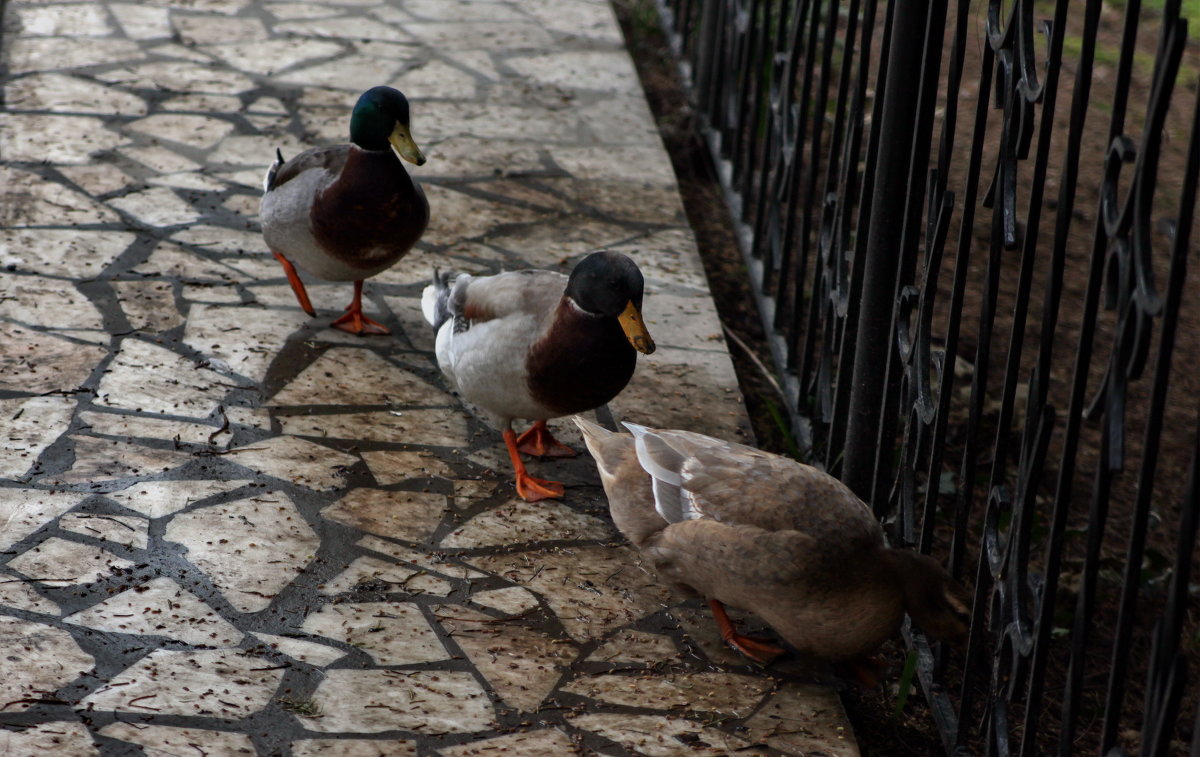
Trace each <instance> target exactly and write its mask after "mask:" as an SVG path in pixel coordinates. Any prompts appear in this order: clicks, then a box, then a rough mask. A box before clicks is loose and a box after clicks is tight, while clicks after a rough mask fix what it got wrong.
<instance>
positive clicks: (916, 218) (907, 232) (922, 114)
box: [867, 0, 947, 513]
mask: <svg viewBox="0 0 1200 757" xmlns="http://www.w3.org/2000/svg"><path fill="white" fill-rule="evenodd" d="M946 7H947V0H934V1H931V2H928V3H927V10H926V18H925V31H924V33H923V35H922V36H923V37H924V39H923V41H922V46H921V48H920V49H921V51H922V54H921V70H920V79H919V81H920V88H919V90H918V95H917V110H916V114H915V116H916V124H915V130H914V134H913V139H912V143H911V145H910V147H909V150H910V153H909V159H908V165H909V172H908V181H907V185H908V186H907V189H906V191H905V193H904V199H905V203H906V205H905V212H904V220H903V226H902V227H901V233H900V238H901V243H900V261H899V266H898V268H897V271H896V279H895V283H894V284H893V294H892V303H893V305H892V316H891V320H890V326H889V331H890V333H892V334H895V333H896V330H897V328H898V323H899V318H900V313H901V299H900V293H901V291H902V290H903V289H904V287H906V286H908V285H909V284H911V282H912V281H913V277H914V275H915V271H916V266H917V258H918V257H919V250H918V247H919V245H920V238H921V228H922V226H923V225H924V224H923V222H922V218H921V217H922V209H923V208H924V206H925V194H926V185H927V183H928V179H929V176H928V174H929V170H928V166H929V153H930V148H931V140H932V137H933V121H934V112H935V111H936V109H937V99H938V98H937V95H938V80H939V74H940V73H941V67H942V47H943V45H944V42H943V40H944V38H945V34H946ZM932 212H935V213H936V212H941V208H940V205H939V206H938V209H937V210H934V211H932ZM899 358H900V353H899V352H898V351H897V350H896V348H895V343H894V342H890V344H889V349H888V350H887V356H886V358H884V363H885V364H886V366H887V367H886V368H885V370H884V391H883V397H882V400H883V402H882V410H881V412H880V422H879V428H878V429H877V430H876V433H877V437H876V439H877V442H876V446H875V466H874V473H873V482H872V484H871V489H870V492H871V498H870V499H869V500H867V501H868V502H871V503H872V505H873V506H874V507H875V511H876V512H877V513H878V512H882V510H881V505H885V504H886V503H887V501H888V499H889V496H888V489H889V487H890V486H891V476H892V458H893V455H894V451H895V442H896V423H897V420H896V419H897V416H898V413H899V404H900V392H899V391H898V389H899V387H900V380H901V377H902V375H903V373H904V368H903V366H902V365H901V361H900V359H899Z"/></svg>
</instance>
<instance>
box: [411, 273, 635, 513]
mask: <svg viewBox="0 0 1200 757" xmlns="http://www.w3.org/2000/svg"><path fill="white" fill-rule="evenodd" d="M643 286H644V282H643V280H642V272H641V271H640V270H638V267H637V265H636V264H635V263H634V262H633V261H632V260H631V259H629V258H628V257H627V256H625V255H622V254H620V253H618V252H611V251H601V252H593V253H591V254H590V255H588V256H587V257H585V258H584V259H583V260H582V261H580V262H579V264H578V265H576V266H575V269H574V270H572V271H571V275H570V277H567V276H564V275H563V274H561V273H556V272H554V271H543V270H523V271H511V272H507V273H501V274H497V275H495V276H470V275H466V274H462V275H459V276H458V277H457V278H455V279H454V282H453V285H451V283H450V278H449V276H448V275H440V274H438V273H437V272H435V273H434V277H433V284H431V285H430V286H428V287H426V288H425V291H424V292H423V294H422V297H421V307H422V310H423V312H424V314H425V318H426V320H428V321H429V323H430V324H431V325H432V326H433V328H434V330H435V331H436V332H437V342H436V351H437V361H438V365H439V366H440V367H441V369H442V372H443V373H445V374H446V377H447V379H448V380H449V382H450V384H451V385H452V386H453V387H454V389H455V390H456V391H458V393H459V394H460V395H461V396H462V397H463V399H465V400H466V401H467V402H470V403H471V404H473V405H475V406H477V407H479V408H480V409H481V410H483V411H484V412H485V414H487V415H489V416H491V419H492V420H493V422H494V423H495V425H496V427H497V428H499V429H500V430H501V432H502V434H503V436H504V443H505V445H506V446H507V447H508V455H509V457H510V458H511V459H512V465H513V469H514V471H515V473H516V487H517V493H518V494H520V495H521V496H522V497H524V498H525V499H526V500H528V501H530V502H534V501H537V500H540V499H546V498H548V497H561V496H562V494H563V485H562V484H561V483H558V482H557V481H544V480H542V479H537V478H534V477H532V476H530V475H529V473H528V472H527V471H526V470H525V465H524V463H522V462H521V453H522V452H524V453H525V454H527V455H537V456H539V457H572V456H574V455H575V451H574V450H572V449H571V448H570V447H568V446H566V445H564V444H562V443H560V442H559V441H558V440H556V439H555V438H554V436H553V435H552V434H551V433H550V431H549V429H548V428H547V427H546V420H547V419H549V418H559V417H562V416H564V415H571V414H573V413H581V412H584V411H585V410H591V409H593V408H596V407H599V406H600V405H603V404H604V403H606V402H608V401H609V400H611V399H612V398H613V397H615V396H617V394H618V393H619V392H620V391H621V390H622V389H624V388H625V385H626V384H627V383H629V379H630V377H632V376H633V369H634V365H635V363H636V361H637V353H638V352H643V353H645V354H650V353H651V352H653V351H654V341H653V340H652V339H651V338H650V334H649V332H647V330H646V326H645V323H644V322H643V321H642V290H643ZM515 418H525V419H527V420H532V421H533V422H534V423H533V426H532V427H531V428H530V429H529V430H527V431H526V432H525V433H523V434H521V436H520V437H517V436H516V435H515V434H514V433H513V430H512V422H513V420H514V419H515Z"/></svg>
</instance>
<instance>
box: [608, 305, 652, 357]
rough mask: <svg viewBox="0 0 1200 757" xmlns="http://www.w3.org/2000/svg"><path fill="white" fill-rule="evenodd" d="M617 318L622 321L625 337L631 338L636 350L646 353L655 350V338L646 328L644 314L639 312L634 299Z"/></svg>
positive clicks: (630, 340) (630, 341)
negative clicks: (652, 337) (651, 336)
mask: <svg viewBox="0 0 1200 757" xmlns="http://www.w3.org/2000/svg"><path fill="white" fill-rule="evenodd" d="M617 320H618V321H620V322H621V330H623V331H624V332H625V338H626V339H628V340H629V343H630V344H632V345H633V348H634V349H635V350H637V351H638V352H641V353H642V354H644V355H649V354H650V353H652V352H654V340H653V339H651V338H650V332H649V331H647V330H646V323H645V322H644V321H643V320H642V314H641V313H640V312H638V309H637V306H636V305H634V304H633V302H632V301H631V302H630V303H629V304H628V305H626V306H625V310H623V311H622V312H621V314H620V315H619V316H617Z"/></svg>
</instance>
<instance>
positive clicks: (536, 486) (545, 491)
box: [503, 428, 565, 502]
mask: <svg viewBox="0 0 1200 757" xmlns="http://www.w3.org/2000/svg"><path fill="white" fill-rule="evenodd" d="M503 436H504V446H505V447H507V448H508V458H509V460H511V461H512V466H513V473H515V474H516V484H517V494H520V495H521V496H522V497H523V498H524V499H525V501H526V502H537V501H538V500H542V499H552V498H555V497H561V496H562V495H563V492H564V491H565V489H564V487H563V485H562V484H560V483H559V482H557V481H544V480H542V479H540V478H534V477H533V476H531V475H529V472H528V471H526V470H525V463H523V462H522V461H521V453H520V452H518V451H517V435H516V434H514V433H513V430H512V429H511V428H506V429H504V432H503Z"/></svg>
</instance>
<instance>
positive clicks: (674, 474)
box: [625, 422, 704, 523]
mask: <svg viewBox="0 0 1200 757" xmlns="http://www.w3.org/2000/svg"><path fill="white" fill-rule="evenodd" d="M625 427H626V428H628V429H629V430H630V432H632V433H633V438H634V449H635V450H636V451H637V457H638V463H639V464H641V466H642V470H644V471H646V473H649V474H650V478H651V481H652V488H653V491H654V509H655V510H657V511H658V514H659V515H661V516H662V517H663V519H664V520H666V521H667V522H668V523H679V522H680V521H684V520H694V519H696V518H702V517H704V513H703V512H701V511H700V510H699V509H698V508H697V507H696V501H695V498H693V497H692V496H691V493H690V492H687V491H685V490H684V489H683V474H682V471H683V466H684V463H685V462H687V459H686V458H685V457H684V455H682V454H680V452H679V451H678V450H677V449H675V448H674V447H673V446H671V444H670V443H668V442H667V440H665V439H663V438H662V437H661V436H659V435H658V434H657V433H655V432H654V431H652V430H651V429H648V428H646V427H645V426H639V425H637V424H636V423H629V422H625Z"/></svg>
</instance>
